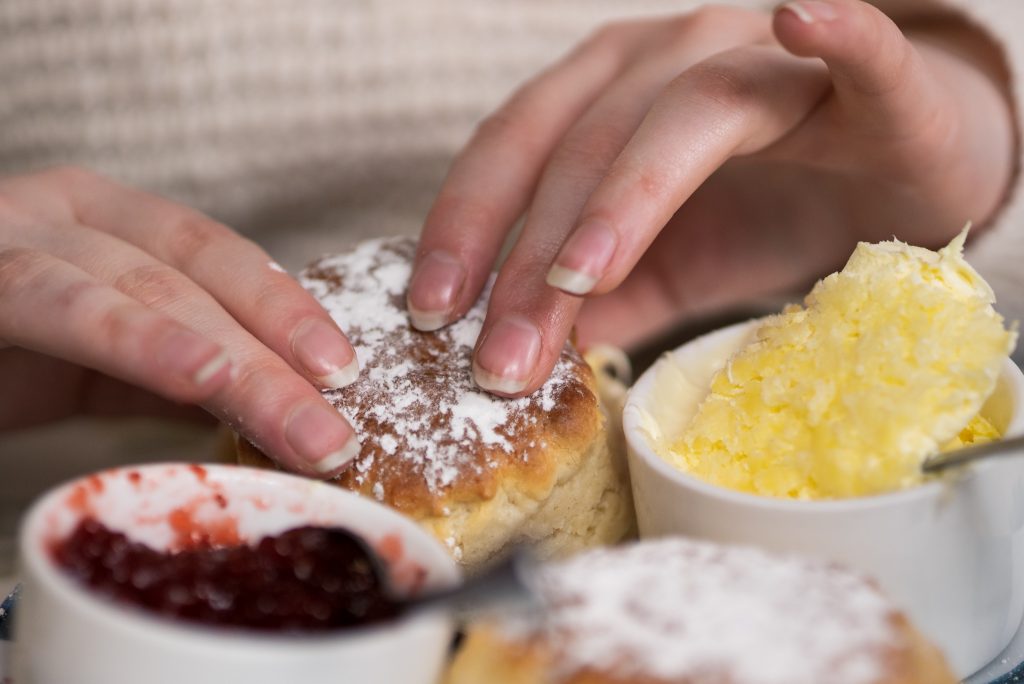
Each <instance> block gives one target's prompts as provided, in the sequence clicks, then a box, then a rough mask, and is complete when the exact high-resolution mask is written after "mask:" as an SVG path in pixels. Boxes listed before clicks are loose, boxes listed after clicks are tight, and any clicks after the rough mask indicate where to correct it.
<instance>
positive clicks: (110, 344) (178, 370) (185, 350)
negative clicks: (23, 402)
mask: <svg viewBox="0 0 1024 684" xmlns="http://www.w3.org/2000/svg"><path fill="white" fill-rule="evenodd" d="M40 312H45V315H40ZM0 338H2V339H3V340H4V341H6V342H7V343H9V344H12V345H17V346H20V347H24V348H27V349H32V350H35V351H39V352H42V353H45V354H49V355H51V356H55V357H58V358H61V359H65V360H67V361H71V362H73V363H76V364H79V365H82V366H86V367H88V368H93V369H95V370H98V371H101V372H103V373H106V374H108V375H111V376H114V377H116V378H120V379H122V380H125V381H126V382H130V383H133V384H136V385H139V386H141V387H145V388H147V389H149V390H151V391H153V392H157V393H159V394H162V395H163V396H166V397H170V398H172V399H175V400H177V401H183V402H199V401H203V400H206V399H209V398H210V397H213V396H214V395H215V394H216V393H217V392H218V391H219V390H220V389H221V388H223V387H224V386H225V385H226V384H227V383H228V380H229V375H230V365H231V364H230V361H229V358H228V356H227V354H226V352H225V351H224V349H222V348H221V347H219V346H218V345H216V344H214V343H213V342H211V341H209V340H208V339H206V338H205V337H203V336H202V335H200V334H198V333H196V332H195V331H193V330H191V329H189V328H188V327H186V326H184V325H182V324H181V323H179V322H177V321H175V320H173V319H172V318H170V317H169V316H165V315H163V314H160V313H158V312H156V311H153V310H151V309H149V308H147V307H145V306H143V305H142V304H140V303H139V302H137V301H135V300H133V299H132V298H131V297H128V296H127V295H125V294H123V293H121V292H118V291H117V290H116V289H114V288H112V287H110V286H108V285H104V284H103V283H101V282H99V281H98V280H96V279H95V278H94V277H92V276H90V275H89V274H88V273H85V272H84V271H82V270H81V269H79V268H77V267H75V266H73V265H72V264H69V263H67V262H65V261H62V260H60V259H57V258H54V257H52V256H49V255H47V254H44V253H42V252H38V251H35V250H31V249H25V248H21V247H10V246H5V247H0Z"/></svg>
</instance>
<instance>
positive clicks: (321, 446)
mask: <svg viewBox="0 0 1024 684" xmlns="http://www.w3.org/2000/svg"><path fill="white" fill-rule="evenodd" d="M284 437H285V439H286V440H287V441H288V445H289V446H291V448H292V449H294V450H295V453H297V454H298V455H299V456H300V457H302V458H303V459H304V460H305V461H306V462H307V463H308V465H309V466H310V467H311V468H312V469H313V470H315V471H316V472H318V473H320V474H321V475H328V474H331V473H334V472H336V471H337V470H339V469H340V468H342V467H344V466H345V465H346V464H347V463H349V462H350V461H351V460H352V459H354V458H355V457H356V456H358V455H359V450H360V448H361V447H360V444H359V438H358V437H357V436H356V435H355V433H353V432H352V429H351V428H350V427H349V426H348V425H347V424H346V423H345V421H344V419H343V418H342V417H341V415H340V414H339V413H338V412H337V411H335V410H333V409H331V408H329V407H327V406H321V405H320V404H318V403H310V404H303V405H302V406H299V407H298V408H296V409H295V410H293V411H292V413H291V415H290V416H289V417H288V423H287V424H286V425H285V432H284Z"/></svg>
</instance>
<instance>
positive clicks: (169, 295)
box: [114, 264, 189, 310]
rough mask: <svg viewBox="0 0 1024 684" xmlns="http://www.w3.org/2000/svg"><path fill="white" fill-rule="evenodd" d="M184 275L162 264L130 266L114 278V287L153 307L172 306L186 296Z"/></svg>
mask: <svg viewBox="0 0 1024 684" xmlns="http://www.w3.org/2000/svg"><path fill="white" fill-rule="evenodd" d="M184 281H185V279H184V277H183V276H182V275H181V274H180V273H178V272H177V271H175V270H174V269H173V268H170V267H168V266H164V265H163V264H145V265H143V266H136V267H134V268H131V269H129V270H127V271H125V272H124V273H122V274H121V275H119V276H118V277H117V278H116V279H115V280H114V287H115V288H116V289H118V290H120V291H121V292H123V293H125V294H126V295H128V296H129V297H131V298H132V299H135V300H137V301H139V302H142V303H143V304H144V305H146V306H149V307H152V308H154V309H162V310H166V309H168V308H173V307H174V306H175V305H177V304H179V303H181V302H182V301H183V300H185V299H187V298H188V295H189V292H188V288H187V286H186V285H185V282H184Z"/></svg>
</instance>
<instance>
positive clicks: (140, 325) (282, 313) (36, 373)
mask: <svg viewBox="0 0 1024 684" xmlns="http://www.w3.org/2000/svg"><path fill="white" fill-rule="evenodd" d="M358 370H359V369H358V366H357V363H356V360H355V353H354V351H353V349H352V347H351V345H350V344H349V342H348V340H347V339H346V338H345V336H344V335H343V334H342V332H341V331H340V330H338V328H337V326H335V324H334V322H333V321H332V320H331V318H330V316H328V314H327V313H326V312H325V311H324V310H323V308H322V307H321V306H320V305H319V304H318V303H317V302H316V300H315V299H314V298H313V297H312V296H310V295H309V294H308V293H307V292H306V291H305V290H304V289H303V288H302V287H301V286H300V285H299V284H298V283H297V282H296V281H295V280H293V279H292V278H291V277H289V276H288V275H287V274H286V273H285V272H284V271H283V270H281V269H280V267H277V266H276V264H274V263H273V262H272V261H271V260H270V258H269V257H268V256H267V254H266V253H265V252H264V251H263V250H261V249H260V248H259V247H257V246H256V245H255V244H253V243H252V242H250V241H249V240H246V239H244V238H242V237H241V236H239V235H238V234H236V233H234V232H233V231H231V230H230V229H228V228H227V227H225V226H223V225H221V224H218V223H216V222H214V221H212V220H211V219H209V218H207V217H205V216H203V215H201V214H199V213H197V212H194V211H192V210H189V209H186V208H184V207H181V206H178V205H175V204H173V203H172V202H169V201H166V200H163V199H160V198H158V197H155V196H153V195H148V194H146V193H143V192H139V191H136V190H132V189H129V188H125V187H122V186H119V185H117V184H115V183H113V182H111V181H109V180H107V179H105V178H102V177H100V176H97V175H95V174H92V173H89V172H86V171H83V170H79V169H73V168H63V169H55V170H52V171H46V172H43V173H39V174H34V175H26V176H18V177H12V178H5V179H0V387H2V388H3V391H2V392H0V430H2V429H11V428H15V427H20V426H24V425H28V424H32V423H39V422H44V421H47V420H54V419H57V418H61V417H64V416H67V415H70V414H74V413H79V412H104V413H110V412H140V411H146V412H157V411H163V410H166V409H167V404H166V403H165V402H161V401H159V400H157V399H156V398H155V397H153V396H152V395H147V394H146V393H145V392H144V391H143V390H148V392H151V393H155V394H156V395H159V396H160V397H164V398H166V399H168V400H172V401H173V402H187V403H196V404H200V405H201V406H203V407H204V408H206V409H207V410H208V411H209V412H210V413H212V414H214V415H215V416H217V417H218V418H220V419H221V420H222V421H224V422H226V423H228V424H230V425H231V426H232V427H234V428H235V429H236V430H237V431H239V432H240V433H242V434H243V435H245V436H246V437H247V438H248V439H250V440H251V441H252V442H253V443H255V444H256V445H257V446H259V447H260V449H262V450H263V451H264V452H265V453H267V454H269V455H272V456H273V457H274V458H276V459H277V460H278V461H279V462H280V463H281V464H282V465H283V466H286V467H288V468H290V469H292V470H296V471H299V472H304V473H307V474H311V475H317V476H328V475H332V474H335V473H336V472H338V471H339V470H341V469H342V468H343V467H344V465H345V464H347V462H348V461H349V460H351V459H352V458H353V457H354V456H355V455H356V454H357V453H358V451H359V443H358V440H357V438H356V436H355V433H354V431H353V429H352V427H351V426H350V425H349V424H348V423H347V422H346V421H345V419H344V418H342V417H341V416H340V415H339V414H338V412H337V411H336V410H335V409H334V408H333V407H332V406H331V405H330V404H329V403H327V402H326V401H325V400H324V398H323V397H322V396H321V394H320V392H319V391H318V390H317V389H316V388H315V387H314V383H315V384H316V385H317V386H320V387H340V386H343V385H345V384H348V383H349V382H351V381H353V380H354V379H355V377H356V375H357V374H358ZM94 371H95V372H94ZM131 386H135V387H134V388H133V387H131ZM138 388H143V390H140V389H138ZM171 410H172V411H173V409H171ZM178 412H179V413H180V409H179V410H178Z"/></svg>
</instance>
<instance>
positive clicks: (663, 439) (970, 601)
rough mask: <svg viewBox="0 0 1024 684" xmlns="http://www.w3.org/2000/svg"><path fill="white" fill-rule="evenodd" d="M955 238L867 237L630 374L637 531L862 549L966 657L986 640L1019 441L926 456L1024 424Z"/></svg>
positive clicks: (1021, 554)
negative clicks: (760, 308)
mask: <svg viewBox="0 0 1024 684" xmlns="http://www.w3.org/2000/svg"><path fill="white" fill-rule="evenodd" d="M963 239H964V236H963V235H961V236H960V237H958V238H957V239H956V240H954V241H953V243H951V244H950V245H949V246H948V247H946V248H944V249H943V250H939V251H938V252H933V251H930V250H926V249H922V248H916V247H909V246H907V245H903V244H901V243H898V242H887V243H880V244H877V245H869V244H861V245H860V246H859V247H858V249H857V251H856V252H854V254H853V256H852V257H851V259H850V261H849V262H848V264H847V266H846V267H845V268H844V269H843V270H842V271H840V272H839V273H836V274H833V275H831V276H829V277H827V278H825V279H823V280H822V281H821V282H819V283H818V285H816V286H815V288H814V290H812V292H811V294H810V295H808V297H807V299H806V300H805V305H804V306H800V307H790V308H787V309H786V310H785V311H784V312H782V313H781V314H779V315H777V316H770V317H768V318H765V319H760V320H756V321H750V322H746V323H741V324H738V325H734V326H731V327H728V328H724V329H721V330H718V331H716V332H713V333H710V334H708V335H705V336H703V337H700V338H697V339H695V340H692V341H690V342H688V343H687V344H685V345H683V346H682V347H680V348H678V349H676V350H674V351H672V352H670V353H668V354H666V355H665V356H663V357H662V358H661V359H660V360H659V361H658V362H657V363H656V364H655V365H654V366H652V367H651V368H650V369H649V370H648V371H647V372H646V373H645V374H644V375H643V376H641V378H640V379H639V380H638V381H637V383H636V384H635V385H634V386H633V388H632V389H631V390H630V393H629V396H628V398H627V401H626V406H625V410H624V418H623V421H624V429H625V433H626V439H627V443H628V455H629V468H630V477H631V480H632V486H633V495H634V501H635V505H636V509H637V522H638V526H639V531H640V535H641V536H642V537H655V536H663V535H672V534H683V535H687V536H692V537H698V538H706V539H712V540H715V541H720V542H729V543H739V544H748V545H756V546H761V547H763V548H766V549H770V550H773V551H782V552H795V553H801V554H804V555H810V556H816V557H819V558H826V559H828V560H832V561H835V562H838V563H841V564H843V565H846V566H849V567H853V568H857V569H860V570H862V571H864V572H867V573H868V574H870V575H872V576H873V577H874V578H875V579H876V580H877V581H878V582H879V584H880V585H881V586H882V588H883V589H884V590H885V591H886V592H887V593H888V594H889V595H890V596H891V597H892V598H893V599H894V600H895V601H896V602H897V603H898V604H899V605H900V606H901V607H902V608H903V609H904V610H906V611H907V612H908V614H909V615H910V617H911V619H912V620H913V621H914V622H915V623H916V624H917V625H919V626H920V627H921V628H922V629H923V631H924V632H925V633H926V634H927V635H928V636H929V637H930V638H932V639H933V640H934V641H935V642H936V643H937V644H939V646H940V647H942V648H943V650H944V651H945V653H946V655H947V657H948V659H949V661H950V663H951V665H952V667H953V669H954V671H956V672H957V673H958V674H959V675H961V676H967V675H969V674H971V673H972V672H974V671H975V670H977V669H978V668H980V667H982V666H983V665H985V664H986V663H987V662H989V661H990V660H991V659H992V658H994V657H995V656H996V655H997V654H998V653H999V652H1000V651H1001V650H1002V649H1003V648H1004V647H1005V646H1006V644H1007V643H1008V642H1009V640H1010V639H1011V637H1012V636H1013V635H1014V633H1016V631H1017V629H1018V627H1019V626H1020V622H1021V617H1022V614H1024V583H1021V582H1017V581H1016V578H1017V577H1019V576H1021V575H1022V571H1024V454H1021V455H1020V456H1012V457H1009V458H1000V459H991V460H988V461H983V462H978V463H975V464H973V465H970V466H967V467H963V468H961V469H959V470H957V471H955V472H949V473H947V474H945V475H944V476H942V477H934V478H927V477H924V476H923V475H922V474H921V470H920V466H921V463H922V462H923V460H924V459H925V458H927V457H928V456H930V455H932V454H934V453H937V452H940V451H943V450H950V449H955V448H959V447H961V446H965V445H970V444H975V443H979V442H985V441H990V440H993V439H999V438H1001V437H1007V436H1012V435H1017V434H1024V374H1022V373H1021V371H1020V369H1019V368H1018V367H1017V366H1016V365H1014V364H1013V362H1012V361H1010V359H1009V358H1008V355H1009V353H1010V351H1011V350H1012V348H1013V345H1014V343H1015V340H1016V334H1015V331H1014V330H1013V329H1012V328H1009V329H1008V328H1007V326H1006V325H1005V323H1004V321H1003V319H1002V318H1001V317H1000V316H999V315H998V314H997V313H996V312H995V311H994V309H993V306H992V302H993V295H992V291H991V289H989V287H988V285H987V284H986V283H985V282H984V280H982V279H981V277H980V276H979V275H978V274H977V273H975V272H974V271H973V269H971V267H970V266H969V265H968V264H967V263H966V262H965V261H964V260H963V257H962V253H961V252H962V246H963Z"/></svg>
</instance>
